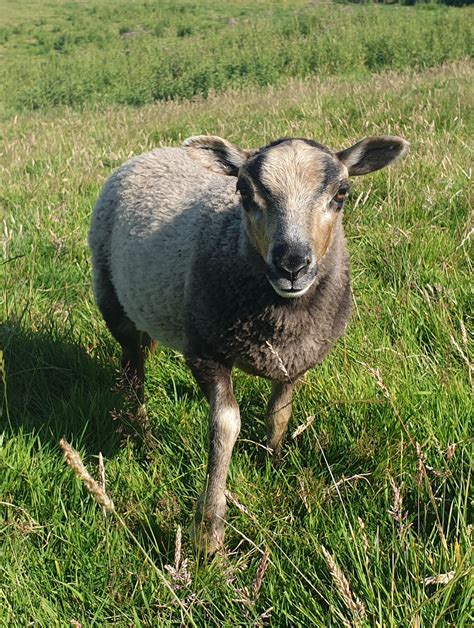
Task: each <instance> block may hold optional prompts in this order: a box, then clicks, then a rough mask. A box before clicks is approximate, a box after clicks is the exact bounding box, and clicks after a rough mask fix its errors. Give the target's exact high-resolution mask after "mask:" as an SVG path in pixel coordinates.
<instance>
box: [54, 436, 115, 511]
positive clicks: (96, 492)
mask: <svg viewBox="0 0 474 628" xmlns="http://www.w3.org/2000/svg"><path fill="white" fill-rule="evenodd" d="M59 445H60V447H61V449H62V450H63V453H64V460H65V462H66V464H67V465H68V466H69V467H71V469H72V470H73V471H74V473H75V474H76V476H77V477H78V478H79V479H80V480H81V481H82V482H83V484H84V485H85V487H86V489H87V490H88V492H89V493H90V494H91V495H92V497H93V498H94V499H95V501H96V502H97V503H98V504H100V505H101V506H102V508H103V509H104V511H106V512H114V511H115V506H114V502H113V501H112V500H111V499H110V497H109V496H108V495H107V493H106V492H105V491H104V489H103V488H101V487H100V485H99V484H98V483H97V482H96V481H95V480H94V478H93V477H92V476H91V475H90V474H89V472H88V471H87V469H86V468H85V466H84V464H83V462H82V460H81V457H80V455H79V454H78V453H77V451H76V450H75V449H73V447H71V445H70V444H69V443H68V442H67V440H66V439H64V438H61V440H60V441H59Z"/></svg>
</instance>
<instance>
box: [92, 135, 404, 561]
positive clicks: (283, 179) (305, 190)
mask: <svg viewBox="0 0 474 628" xmlns="http://www.w3.org/2000/svg"><path fill="white" fill-rule="evenodd" d="M408 146H409V145H408V143H407V142H406V141H405V140H403V139H402V138H400V137H392V136H383V137H371V138H367V139H364V140H362V141H360V142H358V143H357V144H355V145H354V146H352V147H350V148H348V149H346V150H342V151H340V152H333V151H332V150H330V149H328V148H327V147H325V146H323V145H321V144H319V143H317V142H314V141H312V140H307V139H299V138H284V139H279V140H277V141H275V142H272V143H271V144H268V145H267V146H264V147H263V148H260V149H258V150H243V149H241V148H238V147H236V146H234V145H232V144H230V143H229V142H227V141H226V140H223V139H221V138H219V137H214V136H195V137H190V138H189V139H187V140H186V141H185V142H184V143H183V146H182V148H161V149H157V150H153V151H151V152H149V153H146V154H144V155H141V156H139V157H136V158H134V159H132V160H130V161H128V162H127V163H126V164H124V165H123V166H122V167H121V168H119V169H118V170H117V171H116V172H114V173H113V174H112V176H111V177H110V178H109V180H108V181H107V182H106V184H105V185H104V188H103V190H102V193H101V195H100V198H99V200H98V202H97V205H96V207H95V209H94V214H93V217H92V224H91V229H90V233H89V245H90V248H91V250H92V264H93V282H94V293H95V298H96V301H97V304H98V306H99V308H100V311H101V312H102V315H103V317H104V319H105V322H106V324H107V326H108V328H109V330H110V331H111V333H112V335H113V336H114V337H115V338H116V340H117V341H118V342H119V343H120V345H121V347H122V369H123V370H124V372H125V374H126V376H127V378H128V380H129V381H131V382H133V383H134V387H135V394H136V395H137V398H138V399H139V400H140V402H143V382H144V359H145V351H146V349H147V348H152V346H153V343H154V341H155V340H158V341H160V342H162V343H163V344H165V345H167V346H170V347H173V348H174V349H177V350H179V351H181V352H182V353H183V354H184V356H185V358H186V362H187V364H188V366H189V367H190V369H191V371H192V373H193V375H194V377H195V378H196V380H197V382H198V383H199V385H200V387H201V389H202V390H203V392H204V394H205V395H206V397H207V399H208V400H209V403H210V419H209V460H208V470H207V478H206V482H205V487H204V490H203V492H202V494H201V497H200V498H199V500H198V505H197V509H196V516H195V520H194V524H193V526H192V529H193V533H194V538H195V541H196V542H197V544H198V545H199V546H200V547H202V548H203V549H204V550H205V551H207V552H208V553H212V552H214V551H215V550H216V549H217V548H218V547H219V546H220V545H221V544H222V542H223V537H224V517H225V510H226V498H225V485H226V477H227V471H228V467H229V463H230V458H231V454H232V449H233V446H234V444H235V441H236V439H237V436H238V434H239V430H240V415H239V407H238V405H237V402H236V400H235V397H234V393H233V389H232V377H231V372H232V368H233V367H234V366H237V367H238V368H240V369H242V370H244V371H246V372H247V373H251V374H252V375H258V376H260V377H265V378H267V379H270V380H271V382H272V393H271V397H270V401H269V404H268V409H267V446H268V448H269V449H270V450H272V451H273V452H274V455H275V456H278V454H279V452H280V448H281V445H282V441H283V437H284V434H285V432H286V428H287V425H288V420H289V418H290V415H291V398H292V392H293V388H294V385H295V383H296V382H297V381H298V379H299V378H300V377H301V376H302V375H303V374H304V373H305V372H306V371H307V370H308V369H310V368H312V367H313V366H315V365H316V364H319V363H321V362H322V360H323V359H324V358H325V356H326V355H327V354H328V352H329V351H330V350H331V348H332V347H333V345H334V343H335V342H336V340H337V339H338V338H339V337H340V336H341V335H342V334H343V333H344V330H345V328H346V324H347V321H348V319H349V315H350V311H351V301H352V295H351V281H350V270H349V258H348V252H347V246H346V241H345V237H344V233H343V226H342V213H343V212H342V207H343V204H344V199H345V196H346V194H347V192H348V190H349V181H348V177H349V176H353V175H363V174H367V173H369V172H372V171H374V170H378V169H379V168H383V167H385V166H387V165H388V164H389V163H391V162H392V161H394V160H395V159H397V158H398V157H400V156H401V155H403V154H405V153H406V152H407V150H408Z"/></svg>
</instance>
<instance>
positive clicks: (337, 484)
mask: <svg viewBox="0 0 474 628" xmlns="http://www.w3.org/2000/svg"><path fill="white" fill-rule="evenodd" d="M369 476H370V473H356V474H355V475H351V476H350V477H349V478H346V477H345V476H342V478H341V479H340V480H338V481H337V482H333V484H331V486H329V487H328V488H327V489H325V491H324V493H325V494H326V495H327V494H329V493H330V492H331V491H337V492H339V491H338V489H339V487H340V486H343V485H344V484H349V485H350V484H351V483H352V482H357V481H358V480H367V478H368V477H369ZM367 482H368V483H369V484H370V482H369V480H367Z"/></svg>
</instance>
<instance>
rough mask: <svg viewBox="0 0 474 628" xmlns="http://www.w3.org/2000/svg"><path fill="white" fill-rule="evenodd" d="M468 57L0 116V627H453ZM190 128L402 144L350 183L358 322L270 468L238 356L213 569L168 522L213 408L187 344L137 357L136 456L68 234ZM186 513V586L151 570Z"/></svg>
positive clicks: (458, 583)
mask: <svg viewBox="0 0 474 628" xmlns="http://www.w3.org/2000/svg"><path fill="white" fill-rule="evenodd" d="M472 75H473V72H472V66H471V65H469V64H467V63H458V64H449V65H445V66H443V67H439V68H435V69H432V70H428V71H425V72H418V73H407V74H395V73H391V72H386V73H385V74H377V75H375V76H373V77H372V79H371V83H370V89H368V83H367V80H366V79H364V78H355V77H353V78H351V79H341V78H332V79H329V80H325V81H322V80H317V79H311V80H307V81H305V82H299V81H292V82H289V83H288V82H287V84H286V85H285V86H283V87H280V88H266V89H257V88H252V89H246V90H243V91H235V92H226V93H224V94H222V95H211V96H210V97H209V99H208V100H207V101H203V100H199V99H198V100H194V101H192V102H181V103H158V104H154V105H148V106H146V107H143V108H141V109H135V108H132V107H125V106H118V105H114V106H110V107H108V108H102V109H101V110H98V109H96V110H90V109H85V110H84V111H82V112H78V111H73V110H71V109H65V108H59V109H56V110H54V111H49V112H41V113H40V112H36V113H33V114H31V113H28V114H20V115H18V116H15V117H11V118H9V119H8V121H7V122H6V123H5V124H4V127H3V130H2V132H3V138H4V141H3V154H2V157H1V164H0V165H1V171H2V180H3V185H2V193H1V194H2V195H1V203H2V211H3V216H2V234H3V241H2V244H3V254H4V259H3V264H2V266H0V269H1V270H0V274H1V277H2V293H1V294H2V310H1V319H2V321H3V323H2V327H1V337H0V339H1V344H2V349H3V351H4V360H5V366H6V375H5V377H4V378H3V380H4V385H3V387H4V392H5V391H6V392H7V394H6V395H4V397H3V406H2V418H1V421H2V428H3V432H2V433H1V434H0V608H1V619H0V623H5V624H6V625H24V624H26V623H29V622H34V623H35V624H38V625H48V626H49V625H56V624H61V625H63V624H64V625H70V622H72V621H75V622H80V623H81V624H82V625H83V626H89V625H106V624H112V623H116V624H118V625H124V626H125V625H153V626H154V625H167V624H169V623H172V622H174V623H177V624H179V623H180V622H181V621H183V622H188V623H191V621H193V622H195V623H196V624H197V625H242V624H244V625H254V624H256V623H258V622H261V623H265V622H266V621H268V617H270V621H271V623H272V624H273V625H277V626H279V625H281V626H284V625H301V626H307V625H316V626H340V625H343V624H344V622H350V623H351V624H356V625H357V624H359V625H364V626H365V625H367V626H368V625H376V626H431V625H439V626H443V625H455V626H468V625H470V623H471V620H470V610H471V609H470V606H469V605H470V599H471V595H470V582H471V581H472V580H470V578H472V571H470V569H471V567H470V563H471V562H472V538H471V537H472V522H471V520H470V512H471V510H470V507H472V504H471V502H470V500H471V496H472V488H471V465H472V453H471V452H472V430H473V424H472V389H471V383H470V376H472V370H471V369H472V345H471V337H470V336H469V326H470V323H472V320H471V319H470V316H471V313H472V291H471V283H472V279H471V277H472V270H473V269H472V258H471V256H470V254H469V253H470V248H469V247H470V239H469V234H470V233H471V230H472V222H471V216H470V211H471V206H472V198H471V196H470V195H471V192H470V189H471V188H470V176H471V170H470V168H471V166H470V159H469V154H468V145H469V142H470V139H469V138H470V136H472V119H471V118H470V115H471V114H470V111H472V102H471V100H472V95H471V94H470V91H469V89H468V87H467V86H468V84H469V83H470V82H472ZM193 133H212V134H217V135H221V136H224V137H226V138H228V139H229V140H231V141H233V142H235V143H238V144H240V145H242V146H258V145H263V144H264V143H266V142H267V141H269V140H271V139H275V138H277V137H279V136H282V135H297V136H306V137H311V138H314V139H317V140H320V141H323V142H324V143H326V144H328V145H329V146H332V147H334V148H342V147H345V146H348V145H350V144H351V143H352V142H354V141H355V140H356V139H358V138H360V137H363V136H365V135H373V134H377V133H399V134H400V135H403V136H404V137H406V138H407V139H408V140H409V141H410V142H411V152H410V155H409V156H408V158H407V159H405V160H404V161H403V162H401V163H400V164H398V165H397V166H395V167H393V168H392V169H390V170H387V171H384V172H382V173H378V174H375V175H373V176H371V177H366V178H364V179H361V180H357V181H354V186H353V192H352V197H351V199H350V200H349V201H348V206H347V211H346V216H345V225H346V233H347V236H348V241H349V248H350V251H351V257H352V268H353V279H354V294H355V308H354V315H353V319H352V322H351V324H350V326H349V329H348V332H347V334H346V336H345V337H344V338H343V339H342V340H341V341H340V342H339V343H338V345H337V347H336V349H335V350H334V352H333V353H332V354H331V356H330V357H329V358H328V359H327V360H326V362H325V363H324V364H323V365H322V367H320V368H318V369H316V370H314V371H313V372H311V373H309V374H308V375H307V377H306V380H305V382H304V383H303V384H302V386H301V388H300V390H299V392H298V395H297V398H296V402H295V407H294V416H293V420H292V424H291V426H290V435H289V438H288V442H287V445H286V448H285V451H284V461H283V465H282V466H281V467H280V468H278V469H275V468H274V467H273V465H272V464H271V462H270V461H268V462H267V463H265V464H263V465H261V464H259V456H258V454H259V450H260V447H259V444H260V443H262V442H263V440H264V402H265V400H266V398H267V396H268V393H269V385H268V383H267V382H264V381H260V380H257V379H255V378H250V377H247V376H245V375H243V374H242V373H239V372H236V373H235V383H236V394H237V397H238V401H239V403H240V406H241V413H242V419H243V429H242V433H241V438H240V440H239V441H238V443H237V446H236V448H235V453H234V457H233V461H232V465H231V469H230V476H229V485H228V488H229V491H230V493H231V495H232V498H233V501H231V502H230V505H229V513H228V523H227V531H226V548H227V555H226V556H218V557H217V558H216V559H215V560H214V561H213V562H211V563H210V564H206V563H199V561H198V560H197V559H196V557H195V555H194V552H193V550H192V547H191V545H190V542H189V538H188V536H187V534H186V532H185V531H186V529H187V527H188V525H189V523H190V521H191V516H192V509H193V504H194V503H195V500H196V498H197V495H198V493H199V490H200V488H201V485H202V482H203V479H204V474H205V468H206V451H207V447H206V434H207V427H206V419H207V407H206V404H205V402H204V401H203V399H202V396H201V394H200V393H199V391H198V388H197V386H196V384H195V382H194V381H193V379H192V377H191V375H190V373H189V371H188V370H187V369H186V367H185V365H184V361H183V359H182V358H181V357H180V356H179V355H177V354H175V353H173V352H172V351H169V350H167V349H165V348H159V349H158V351H157V353H156V355H155V356H153V358H152V359H151V360H150V362H149V365H148V378H147V389H146V393H147V398H148V412H149V415H150V418H151V422H152V426H153V439H152V441H151V443H150V445H151V447H150V451H149V452H143V451H140V450H139V449H137V448H136V447H134V445H133V444H132V443H131V442H130V441H128V440H125V441H124V439H123V438H122V436H121V435H120V434H119V433H118V432H117V431H118V428H119V426H120V424H121V421H120V416H121V415H122V416H125V409H124V408H123V403H122V400H121V397H120V394H119V393H118V392H117V391H116V390H115V386H114V383H115V375H116V368H117V365H118V347H117V346H116V344H115V343H114V342H113V340H112V339H111V338H110V336H109V335H108V333H107V331H106V329H105V327H104V325H103V323H102V321H101V318H100V315H99V313H98V312H97V310H96V307H95V305H94V303H93V300H92V295H91V290H90V261H89V253H88V251H87V247H86V232H87V227H88V222H89V218H90V213H91V209H92V206H93V204H94V202H95V199H96V197H97V193H98V191H99V189H100V186H101V184H102V183H103V181H104V180H105V178H106V177H107V176H108V174H109V173H110V171H111V170H112V169H113V168H115V167H116V166H118V165H119V164H120V163H122V162H123V161H124V160H125V159H127V158H128V157H129V156H130V155H132V154H137V153H140V152H143V151H145V150H148V149H150V148H152V147H155V146H158V145H167V144H173V145H177V144H179V142H180V141H181V139H183V138H185V137H187V136H188V135H191V134H193ZM2 372H3V369H2ZM0 379H1V377H0ZM309 416H315V420H314V421H312V422H310V424H309V425H308V426H307V428H306V429H305V430H304V431H302V432H301V433H300V434H299V435H297V436H296V437H294V438H292V436H291V434H292V433H293V432H294V431H295V430H296V428H297V427H298V426H300V425H302V424H303V423H305V422H306V421H307V418H308V417H309ZM63 436H65V437H66V438H67V439H68V440H69V441H70V442H72V444H73V445H74V447H75V448H76V449H78V450H79V452H80V454H81V456H82V458H83V461H84V462H85V464H86V465H87V468H88V470H89V472H91V473H92V475H93V476H94V477H95V478H98V471H97V467H98V458H97V457H98V454H99V452H100V451H101V452H102V453H103V454H104V456H105V458H106V459H105V476H106V490H107V492H108V494H109V495H110V496H111V497H112V499H113V501H114V504H115V508H116V510H117V513H118V514H119V516H120V517H121V519H122V521H123V525H122V523H120V522H118V521H117V520H116V519H114V516H113V515H110V516H109V515H107V518H104V515H103V512H102V510H101V508H100V507H99V506H98V505H97V504H95V502H94V501H93V500H92V499H91V497H90V496H89V495H88V493H87V492H86V491H85V489H84V488H83V487H82V486H81V484H80V482H79V481H78V480H76V479H75V478H74V476H73V474H72V473H71V471H70V469H68V468H67V467H66V466H65V465H64V462H63V460H62V456H61V452H60V449H59V447H58V443H59V439H60V438H61V437H63ZM242 506H243V507H244V508H242ZM178 526H180V527H181V528H182V529H183V548H182V560H184V559H185V558H187V559H188V563H187V566H186V569H187V570H188V571H189V574H190V576H191V582H190V583H188V582H186V584H183V581H182V580H180V579H179V577H177V576H176V574H175V575H174V576H173V573H174V572H173V571H172V570H167V569H166V565H171V566H172V565H174V564H175V555H174V554H175V542H176V533H177V529H178ZM323 547H324V548H325V549H326V552H325V551H324V550H323V549H322V548H323ZM144 551H145V552H146V554H147V555H148V556H149V557H150V558H151V560H152V561H153V563H154V566H153V565H150V563H149V562H148V561H147V559H146V558H145V555H144V553H143V552H144ZM265 551H267V552H268V565H267V567H266V570H265V571H264V575H263V577H262V578H263V579H262V580H261V583H260V585H261V586H260V588H259V589H258V587H256V586H254V585H255V583H256V581H257V570H258V566H259V565H261V563H262V556H264V553H265ZM331 561H333V562H331ZM181 566H182V562H181ZM338 570H339V571H338ZM159 574H165V575H166V578H168V583H169V584H170V585H171V588H172V589H173V591H174V594H172V593H171V592H170V591H169V590H168V588H167V587H166V586H165V585H164V584H163V580H162V578H161V575H159ZM341 574H342V575H343V576H344V578H345V579H346V581H347V586H348V587H349V590H350V593H351V596H352V600H353V601H354V604H356V601H357V600H358V601H360V603H361V604H362V606H363V612H360V613H359V614H357V613H356V612H354V610H353V607H351V604H350V602H348V599H349V597H348V593H347V589H345V588H344V586H341V585H340V583H341V581H343V580H341V578H342V575H341ZM337 578H339V585H338V580H337ZM430 578H431V580H429V579H430ZM436 578H438V580H439V582H438V583H436V580H435V581H434V582H433V579H436ZM256 589H258V592H257V593H254V591H255V590H256ZM344 592H345V596H344ZM174 595H176V596H177V597H178V598H179V600H180V602H181V604H182V606H184V608H185V609H186V611H185V612H184V611H183V608H182V606H180V605H179V604H178V603H177V602H176V600H175V598H174ZM186 613H187V615H186ZM347 625H348V624H347Z"/></svg>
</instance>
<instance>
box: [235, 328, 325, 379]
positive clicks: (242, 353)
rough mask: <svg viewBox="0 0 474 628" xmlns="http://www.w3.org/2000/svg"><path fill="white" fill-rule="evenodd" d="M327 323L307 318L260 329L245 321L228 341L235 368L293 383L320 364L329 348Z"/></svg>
mask: <svg viewBox="0 0 474 628" xmlns="http://www.w3.org/2000/svg"><path fill="white" fill-rule="evenodd" d="M331 332H332V325H331V324H330V321H328V320H325V321H315V320H313V319H312V318H311V317H310V316H300V317H298V318H297V319H295V318H294V317H292V318H289V319H288V318H285V317H281V318H277V319H276V320H273V321H271V322H270V324H267V325H262V321H258V323H257V322H256V321H255V322H252V321H247V322H246V323H244V324H243V325H242V327H241V329H240V330H239V332H238V333H237V334H235V336H234V338H233V339H232V342H231V344H232V346H231V347H229V349H231V353H232V355H231V357H232V358H233V359H235V364H236V366H237V367H238V368H240V369H242V370H244V371H246V372H248V373H251V374H253V375H258V376H261V377H266V378H270V379H274V380H280V381H288V380H291V381H295V380H296V379H297V378H298V377H299V376H301V375H302V374H303V373H304V372H305V371H307V370H308V369H310V368H312V367H313V366H315V365H316V364H318V363H319V362H321V361H322V360H323V358H324V357H325V355H326V354H327V352H328V351H329V350H330V348H331V346H332V344H333V340H334V339H333V337H332V333H331Z"/></svg>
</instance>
